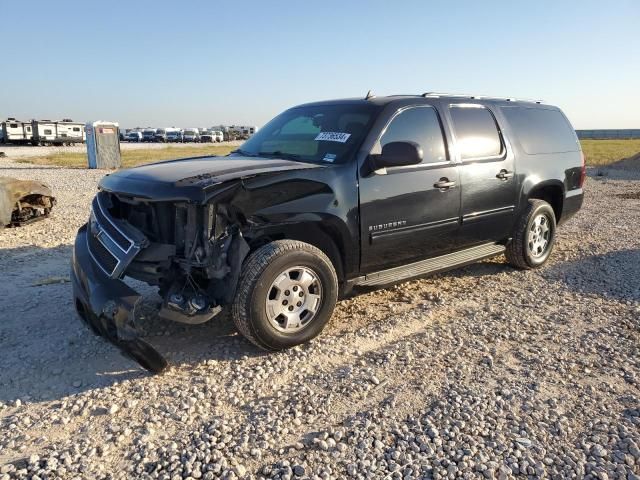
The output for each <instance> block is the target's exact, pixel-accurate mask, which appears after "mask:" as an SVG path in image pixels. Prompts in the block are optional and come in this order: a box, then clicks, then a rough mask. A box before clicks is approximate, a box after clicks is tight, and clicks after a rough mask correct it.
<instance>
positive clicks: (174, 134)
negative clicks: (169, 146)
mask: <svg viewBox="0 0 640 480" xmlns="http://www.w3.org/2000/svg"><path fill="white" fill-rule="evenodd" d="M167 142H170V143H182V130H180V129H179V128H167Z"/></svg>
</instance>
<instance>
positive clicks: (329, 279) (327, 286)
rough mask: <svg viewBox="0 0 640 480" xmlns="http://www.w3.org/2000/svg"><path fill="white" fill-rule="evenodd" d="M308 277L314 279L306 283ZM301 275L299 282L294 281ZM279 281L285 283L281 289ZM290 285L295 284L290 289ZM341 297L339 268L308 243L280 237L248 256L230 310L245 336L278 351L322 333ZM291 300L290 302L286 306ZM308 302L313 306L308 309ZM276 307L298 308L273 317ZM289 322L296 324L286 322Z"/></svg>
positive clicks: (251, 340)
mask: <svg viewBox="0 0 640 480" xmlns="http://www.w3.org/2000/svg"><path fill="white" fill-rule="evenodd" d="M296 272H299V273H296ZM296 275H298V276H297V277H296ZM303 275H304V278H305V280H302V278H303ZM310 277H312V278H314V280H313V282H312V283H310V284H309V285H308V286H307V287H303V286H302V285H303V284H305V283H307V282H308V279H309V278H310ZM292 278H293V279H292ZM298 280H299V281H300V282H301V283H300V284H299V285H296V282H297V281H298ZM276 282H280V284H281V285H283V288H282V289H280V290H279V289H278V287H276V286H275V285H276ZM287 285H293V286H290V287H288V288H287ZM296 290H297V293H296ZM287 294H288V295H289V296H287ZM298 295H299V297H298ZM270 298H271V300H270ZM337 298H338V279H337V276H336V271H335V269H334V267H333V265H332V263H331V261H330V260H329V258H327V256H326V255H325V254H324V253H323V252H322V251H321V250H319V249H318V248H316V247H314V246H313V245H309V244H308V243H303V242H298V241H294V240H277V241H275V242H271V243H268V244H267V245H264V246H262V247H261V248H259V249H257V250H256V251H255V252H253V253H252V254H251V255H249V257H248V258H247V259H246V260H245V263H244V265H243V268H242V272H241V275H240V280H239V282H238V287H237V289H236V294H235V299H234V301H233V305H232V309H231V315H232V318H233V322H234V324H235V326H236V328H237V329H238V331H239V332H240V333H241V334H242V335H243V336H244V337H245V338H247V340H249V341H250V342H251V343H253V344H254V345H256V346H258V347H260V348H262V349H263V350H269V351H278V350H284V349H287V348H290V347H294V346H296V345H300V344H302V343H306V342H308V341H310V340H311V339H313V338H315V337H316V336H318V335H319V334H320V332H322V330H323V328H324V327H325V325H326V324H327V323H328V322H329V319H330V318H331V314H332V313H333V309H334V307H335V305H336V301H337ZM281 299H283V300H282V302H281ZM287 299H288V302H290V303H289V304H288V306H286V307H284V305H287ZM299 300H300V301H299ZM267 303H269V304H270V307H269V308H268V307H267ZM301 304H302V305H301ZM280 305H283V306H282V307H281V306H280ZM308 305H309V308H310V310H305V308H306V307H307V306H308ZM274 307H275V309H274ZM277 309H281V310H293V309H295V310H294V311H293V312H292V313H289V312H288V311H285V313H284V314H283V313H280V314H279V315H278V317H277V318H274V316H275V313H277V311H278V310H277ZM314 309H315V312H314V311H313V310H314ZM274 310H275V313H274ZM285 314H286V317H285ZM305 318H309V320H305ZM287 321H289V322H290V323H291V324H295V323H296V322H297V323H298V325H293V326H287V325H286V322H287Z"/></svg>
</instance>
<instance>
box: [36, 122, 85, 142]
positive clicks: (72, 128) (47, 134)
mask: <svg viewBox="0 0 640 480" xmlns="http://www.w3.org/2000/svg"><path fill="white" fill-rule="evenodd" d="M31 127H32V131H33V137H32V139H31V143H32V144H33V145H72V144H74V143H84V142H85V141H86V140H87V137H86V134H85V130H84V124H83V123H79V122H74V121H73V120H71V119H69V118H65V119H63V120H61V121H58V122H55V121H51V120H32V121H31Z"/></svg>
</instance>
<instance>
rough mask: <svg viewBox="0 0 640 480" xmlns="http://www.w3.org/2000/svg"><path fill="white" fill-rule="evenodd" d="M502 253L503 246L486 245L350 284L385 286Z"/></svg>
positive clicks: (430, 259)
mask: <svg viewBox="0 0 640 480" xmlns="http://www.w3.org/2000/svg"><path fill="white" fill-rule="evenodd" d="M504 251H505V247H504V245H499V244H497V243H486V244H484V245H478V246H477V247H471V248H467V249H464V250H461V251H459V252H454V253H448V254H446V255H441V256H439V257H434V258H429V259H427V260H421V261H419V262H415V263H410V264H408V265H402V266H400V267H395V268H390V269H388V270H381V271H379V272H374V273H369V274H367V275H365V276H363V277H358V278H355V279H353V280H352V281H351V282H350V283H352V285H387V284H389V283H394V282H399V281H401V280H406V279H407V278H413V277H419V276H422V275H427V274H432V273H438V272H443V271H445V270H450V269H452V268H456V267H462V266H464V265H469V264H471V263H475V262H477V261H479V260H483V259H485V258H489V257H494V256H496V255H499V254H501V253H502V252H504Z"/></svg>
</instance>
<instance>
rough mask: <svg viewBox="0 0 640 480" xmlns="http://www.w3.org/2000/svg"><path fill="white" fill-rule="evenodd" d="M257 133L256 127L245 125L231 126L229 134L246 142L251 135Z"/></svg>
mask: <svg viewBox="0 0 640 480" xmlns="http://www.w3.org/2000/svg"><path fill="white" fill-rule="evenodd" d="M257 131H258V127H252V126H246V125H231V126H230V127H229V132H230V133H231V134H232V135H233V136H234V137H235V138H236V139H238V140H247V139H248V138H249V137H250V136H251V135H253V134H254V133H256V132H257Z"/></svg>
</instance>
